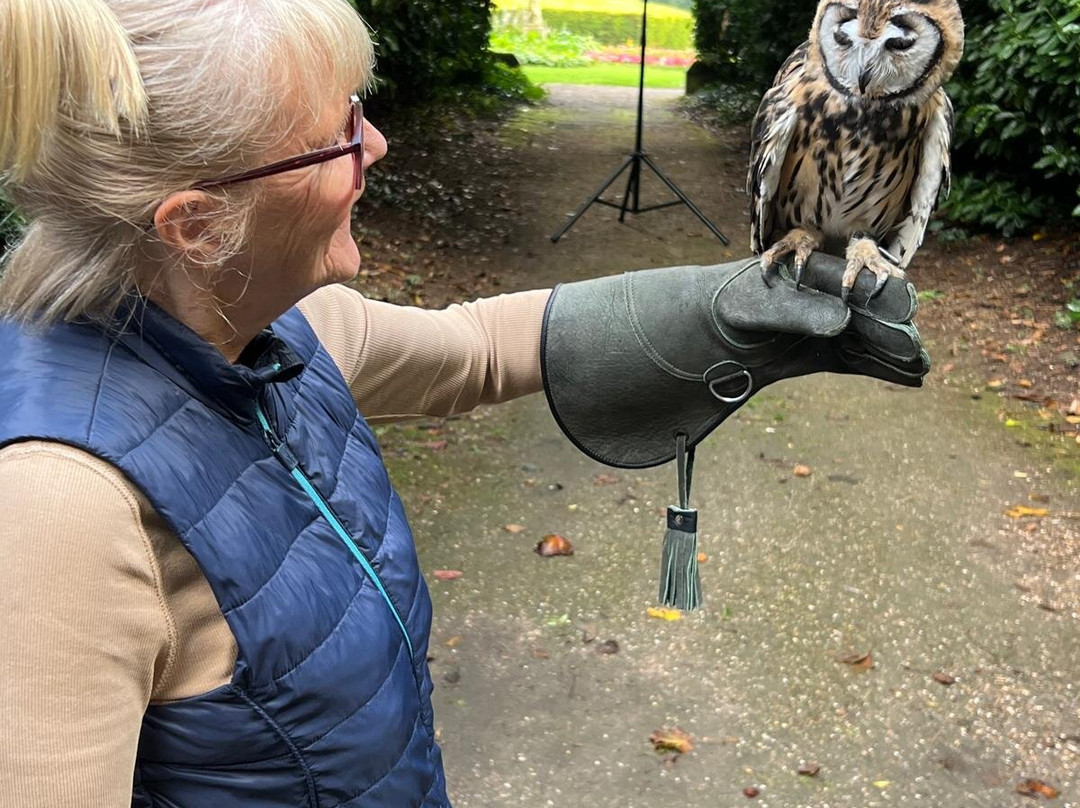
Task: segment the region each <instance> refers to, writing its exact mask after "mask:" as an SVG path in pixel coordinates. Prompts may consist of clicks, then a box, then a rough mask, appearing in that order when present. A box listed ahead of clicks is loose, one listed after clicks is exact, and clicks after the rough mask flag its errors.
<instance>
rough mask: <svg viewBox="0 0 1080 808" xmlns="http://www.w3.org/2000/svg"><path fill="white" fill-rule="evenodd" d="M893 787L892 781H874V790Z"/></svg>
mask: <svg viewBox="0 0 1080 808" xmlns="http://www.w3.org/2000/svg"><path fill="white" fill-rule="evenodd" d="M891 785H892V781H891V780H875V781H874V788H888V787H889V786H891Z"/></svg>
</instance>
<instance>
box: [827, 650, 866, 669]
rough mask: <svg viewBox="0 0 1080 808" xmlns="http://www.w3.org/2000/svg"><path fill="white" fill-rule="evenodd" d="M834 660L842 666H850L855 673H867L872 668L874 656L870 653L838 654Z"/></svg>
mask: <svg viewBox="0 0 1080 808" xmlns="http://www.w3.org/2000/svg"><path fill="white" fill-rule="evenodd" d="M835 659H836V661H837V662H839V663H841V664H843V665H850V666H851V667H852V668H853V669H854V670H857V671H868V670H870V669H871V668H872V667H874V655H873V654H871V653H865V654H860V653H854V654H840V655H839V656H837V657H836V658H835Z"/></svg>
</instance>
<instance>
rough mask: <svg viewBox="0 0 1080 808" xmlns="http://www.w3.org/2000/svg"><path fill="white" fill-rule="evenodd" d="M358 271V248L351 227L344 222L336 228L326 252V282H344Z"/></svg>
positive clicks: (353, 276) (349, 279)
mask: <svg viewBox="0 0 1080 808" xmlns="http://www.w3.org/2000/svg"><path fill="white" fill-rule="evenodd" d="M359 271H360V248H359V247H358V246H357V244H356V239H354V238H353V235H352V229H351V228H350V227H349V223H348V222H346V223H345V226H344V227H343V228H338V230H337V231H336V232H335V233H334V237H333V238H332V239H331V241H330V249H329V250H327V253H326V282H327V283H345V282H346V281H351V280H352V279H353V278H355V277H356V273H358V272H359Z"/></svg>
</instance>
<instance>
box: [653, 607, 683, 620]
mask: <svg viewBox="0 0 1080 808" xmlns="http://www.w3.org/2000/svg"><path fill="white" fill-rule="evenodd" d="M649 617H655V618H657V619H658V620H682V612H680V611H679V610H678V609H663V608H660V607H658V606H650V607H649Z"/></svg>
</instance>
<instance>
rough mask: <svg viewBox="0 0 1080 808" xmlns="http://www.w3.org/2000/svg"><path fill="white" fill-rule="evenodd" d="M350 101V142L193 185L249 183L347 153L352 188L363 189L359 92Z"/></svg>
mask: <svg viewBox="0 0 1080 808" xmlns="http://www.w3.org/2000/svg"><path fill="white" fill-rule="evenodd" d="M349 101H350V103H351V105H352V107H351V111H350V115H349V127H348V131H347V132H346V133H345V136H346V137H347V138H348V140H349V142H348V143H347V144H344V145H340V144H339V145H337V146H329V147H327V148H325V149H318V150H316V151H313V152H308V153H307V154H301V155H299V156H297V157H290V158H288V159H287V160H279V161H278V162H276V163H270V165H266V166H262V167H261V168H253V169H250V170H248V171H244V172H243V173H240V174H233V175H232V176H230V177H224V178H222V179H219V180H206V181H204V182H199V183H196V184H195V185H194V186H192V187H194V188H220V187H221V186H223V185H233V184H235V183H238V182H247V181H248V180H259V179H263V178H264V177H272V176H274V175H275V174H283V173H285V172H286V171H295V170H296V169H298V168H306V167H307V166H313V165H316V164H318V163H325V162H326V161H328V160H336V159H337V158H338V157H344V156H345V155H346V154H351V155H352V158H353V187H354V188H356V190H358V191H359V190H360V189H361V188H362V187H363V185H364V105H363V104H362V103H361V102H360V97H359V96H358V95H355V94H354V95H352V96H350V97H349Z"/></svg>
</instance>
